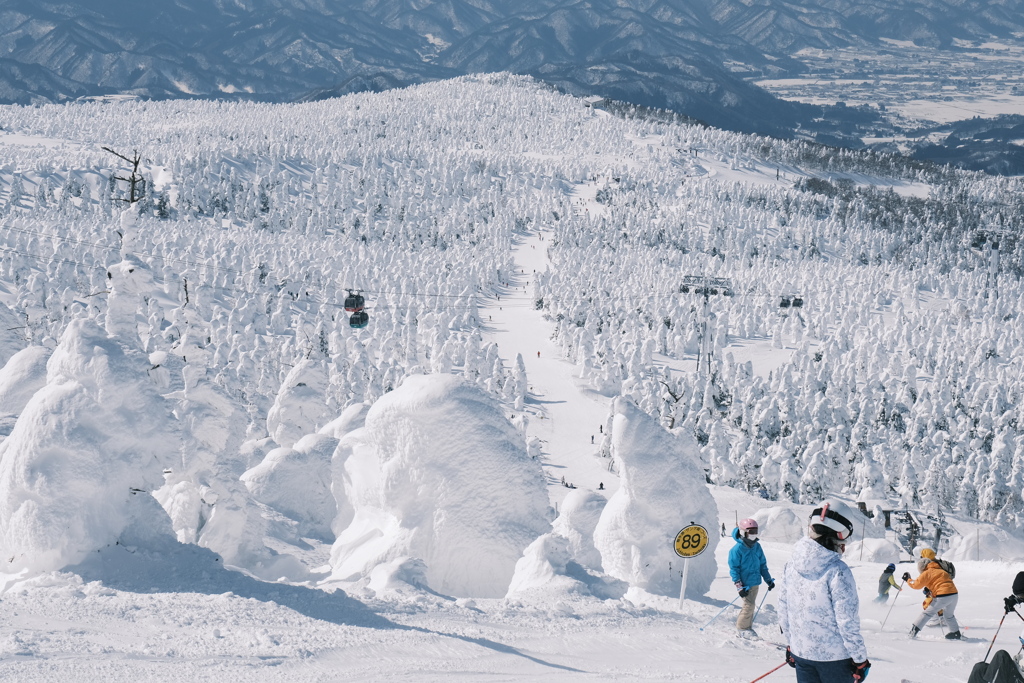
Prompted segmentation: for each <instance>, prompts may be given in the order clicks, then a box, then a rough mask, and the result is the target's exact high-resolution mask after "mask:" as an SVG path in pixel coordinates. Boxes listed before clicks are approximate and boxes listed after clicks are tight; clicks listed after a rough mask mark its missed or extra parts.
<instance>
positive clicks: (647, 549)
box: [594, 397, 719, 595]
mask: <svg viewBox="0 0 1024 683" xmlns="http://www.w3.org/2000/svg"><path fill="white" fill-rule="evenodd" d="M613 411H614V414H615V417H614V419H613V421H612V429H611V432H612V434H611V453H612V457H613V458H614V459H615V463H616V467H617V469H618V471H619V476H620V477H621V482H620V484H619V490H618V491H616V492H615V493H614V494H612V497H611V498H609V499H608V504H607V505H606V506H605V508H604V510H603V511H602V512H601V517H600V519H599V520H598V523H597V527H596V528H595V529H594V546H595V547H596V548H597V550H598V552H600V553H601V563H602V566H603V567H604V571H605V572H606V573H608V574H610V575H611V576H614V577H615V578H617V579H620V580H622V581H625V582H627V583H629V585H631V586H637V587H639V588H643V589H644V590H646V591H648V592H650V593H658V594H662V595H672V594H675V595H678V594H679V584H680V577H679V574H678V573H676V572H672V573H670V572H669V571H668V567H669V563H670V562H675V563H676V566H679V562H678V557H677V556H676V554H675V552H674V550H673V540H674V539H675V536H676V534H677V533H678V532H679V530H680V529H682V528H683V527H685V526H688V525H689V524H690V523H696V524H700V525H702V526H704V528H706V529H710V530H714V529H716V528H717V527H718V506H717V505H716V504H715V500H714V498H712V497H711V493H710V492H709V491H708V489H707V486H705V481H704V472H703V470H702V469H701V468H700V466H699V464H698V462H699V461H698V458H699V457H700V456H699V452H698V449H697V444H696V443H695V442H694V441H693V439H692V438H691V437H689V436H687V435H685V434H673V433H670V432H668V431H666V430H665V429H664V428H663V427H662V426H661V425H659V424H658V423H657V422H656V421H655V420H654V419H653V418H652V417H650V416H649V415H647V414H645V413H644V412H642V411H641V410H640V409H639V408H637V407H636V406H635V405H633V403H632V401H630V400H629V399H626V398H623V397H619V398H616V399H615V402H614V406H613ZM718 538H719V537H718V534H715V533H711V534H710V539H709V543H708V547H707V549H706V550H705V551H704V552H703V554H701V555H699V556H698V557H696V558H694V559H692V560H690V563H691V566H690V568H689V575H688V577H687V579H688V583H687V594H688V595H703V594H705V593H706V592H707V590H708V588H709V587H710V586H711V582H712V580H714V578H715V572H716V571H717V567H718V565H717V562H716V561H715V547H716V546H717V545H718Z"/></svg>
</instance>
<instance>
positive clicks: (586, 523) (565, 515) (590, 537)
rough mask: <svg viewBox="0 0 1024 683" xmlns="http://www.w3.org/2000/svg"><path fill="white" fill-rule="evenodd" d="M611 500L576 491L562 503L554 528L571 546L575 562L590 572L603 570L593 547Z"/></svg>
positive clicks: (598, 555)
mask: <svg viewBox="0 0 1024 683" xmlns="http://www.w3.org/2000/svg"><path fill="white" fill-rule="evenodd" d="M607 504H608V499H607V498H605V497H604V496H602V495H601V494H600V493H596V492H594V491H586V490H584V489H575V490H573V491H571V492H570V493H569V495H567V496H566V497H565V500H563V501H562V509H561V510H560V511H559V513H558V518H557V519H556V520H555V522H554V524H553V525H552V528H553V529H554V531H555V533H557V534H560V535H561V536H562V537H564V538H565V539H566V541H567V542H568V548H569V552H570V553H571V554H572V558H573V559H574V560H576V562H578V563H579V564H581V565H582V566H584V567H587V568H589V569H596V570H600V569H601V553H599V552H597V548H595V547H594V529H596V528H597V522H598V520H600V519H601V512H602V511H604V507H605V505H607Z"/></svg>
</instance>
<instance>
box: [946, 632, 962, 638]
mask: <svg viewBox="0 0 1024 683" xmlns="http://www.w3.org/2000/svg"><path fill="white" fill-rule="evenodd" d="M962 637H963V636H961V635H960V631H953V632H952V633H947V634H946V640H960V639H961V638H962Z"/></svg>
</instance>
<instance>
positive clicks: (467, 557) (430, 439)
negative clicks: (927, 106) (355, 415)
mask: <svg viewBox="0 0 1024 683" xmlns="http://www.w3.org/2000/svg"><path fill="white" fill-rule="evenodd" d="M344 446H348V447H349V448H350V449H351V454H350V455H348V457H347V459H346V461H345V471H346V473H347V480H346V483H345V485H346V495H347V499H348V501H349V502H350V503H351V505H352V506H353V509H354V516H353V519H352V521H351V523H350V524H349V525H348V526H347V528H345V529H344V530H342V531H341V532H340V534H339V536H338V539H337V541H336V542H335V544H334V548H333V550H332V553H331V565H332V567H333V575H332V576H333V578H334V579H337V580H341V581H353V580H357V579H359V578H362V577H366V576H369V575H370V573H371V572H372V571H373V569H374V568H375V567H377V566H378V565H381V564H384V563H388V562H391V561H393V560H395V559H397V558H399V557H405V556H408V557H413V558H418V559H420V560H422V561H423V563H424V564H425V565H426V577H427V580H428V582H429V585H430V587H431V588H432V589H434V590H436V591H439V592H442V593H445V594H448V595H455V596H461V597H500V596H502V595H504V594H505V592H506V590H507V589H508V585H509V582H510V580H511V578H512V574H513V570H514V568H515V565H516V562H517V560H519V558H520V557H521V556H522V553H523V550H524V549H525V548H526V546H527V545H529V544H530V543H531V542H533V541H534V540H535V539H536V538H537V537H538V536H540V535H541V534H543V533H545V532H547V531H548V530H549V529H550V528H551V524H550V518H549V514H550V508H549V507H548V503H547V494H546V489H545V486H544V481H543V477H542V473H541V470H540V466H539V464H538V463H537V461H535V460H533V459H531V458H530V457H529V456H528V455H527V453H526V446H525V443H524V441H523V439H522V436H521V435H520V434H519V433H518V432H517V431H516V429H515V428H514V427H513V426H512V424H511V423H510V422H509V420H508V418H507V417H506V416H505V415H504V414H503V412H502V410H501V408H500V406H499V405H498V404H497V403H496V402H495V401H494V399H492V398H490V397H488V395H487V394H485V393H484V392H483V391H482V390H480V389H478V388H477V387H475V386H474V385H472V384H469V383H468V382H466V381H465V380H462V379H460V378H458V377H454V376H452V375H414V376H411V377H408V378H406V380H405V382H404V383H403V384H402V385H401V386H400V387H398V388H397V389H395V390H394V391H392V392H391V393H388V394H386V395H385V396H383V397H382V398H380V399H378V400H377V401H376V402H375V403H374V404H373V407H372V408H370V411H369V413H367V415H366V425H365V427H363V428H362V429H358V430H356V431H354V432H351V433H350V434H348V436H346V437H344V438H343V439H342V443H341V444H340V447H344ZM340 447H339V448H340Z"/></svg>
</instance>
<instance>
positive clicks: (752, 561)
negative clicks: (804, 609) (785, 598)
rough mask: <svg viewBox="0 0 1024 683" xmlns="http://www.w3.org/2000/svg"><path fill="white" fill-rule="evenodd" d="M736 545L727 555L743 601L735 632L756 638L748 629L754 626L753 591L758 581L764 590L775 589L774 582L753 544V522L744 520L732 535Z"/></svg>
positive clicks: (755, 541) (761, 551) (755, 542)
mask: <svg viewBox="0 0 1024 683" xmlns="http://www.w3.org/2000/svg"><path fill="white" fill-rule="evenodd" d="M732 537H733V539H735V540H736V545H734V546H733V547H732V550H730V551H729V576H731V577H732V582H733V585H734V586H736V590H737V591H739V594H740V597H741V598H743V607H742V608H741V609H740V615H739V617H737V618H736V628H737V629H738V630H739V633H740V635H741V636H744V637H751V636H755V637H756V636H757V634H756V633H754V629H753V628H751V626H753V623H754V603H755V600H757V591H758V589H759V588H760V587H761V579H762V578H763V579H764V581H765V583H767V584H768V590H772V589H773V588H775V579H773V578H772V575H771V573H769V571H768V562H767V560H765V558H764V551H763V550H761V545H760V544H759V543H758V542H757V522H756V521H755V520H753V519H744V520H743V521H741V522H740V525H739V526H738V527H737V528H736V529H734V530H733V532H732Z"/></svg>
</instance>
